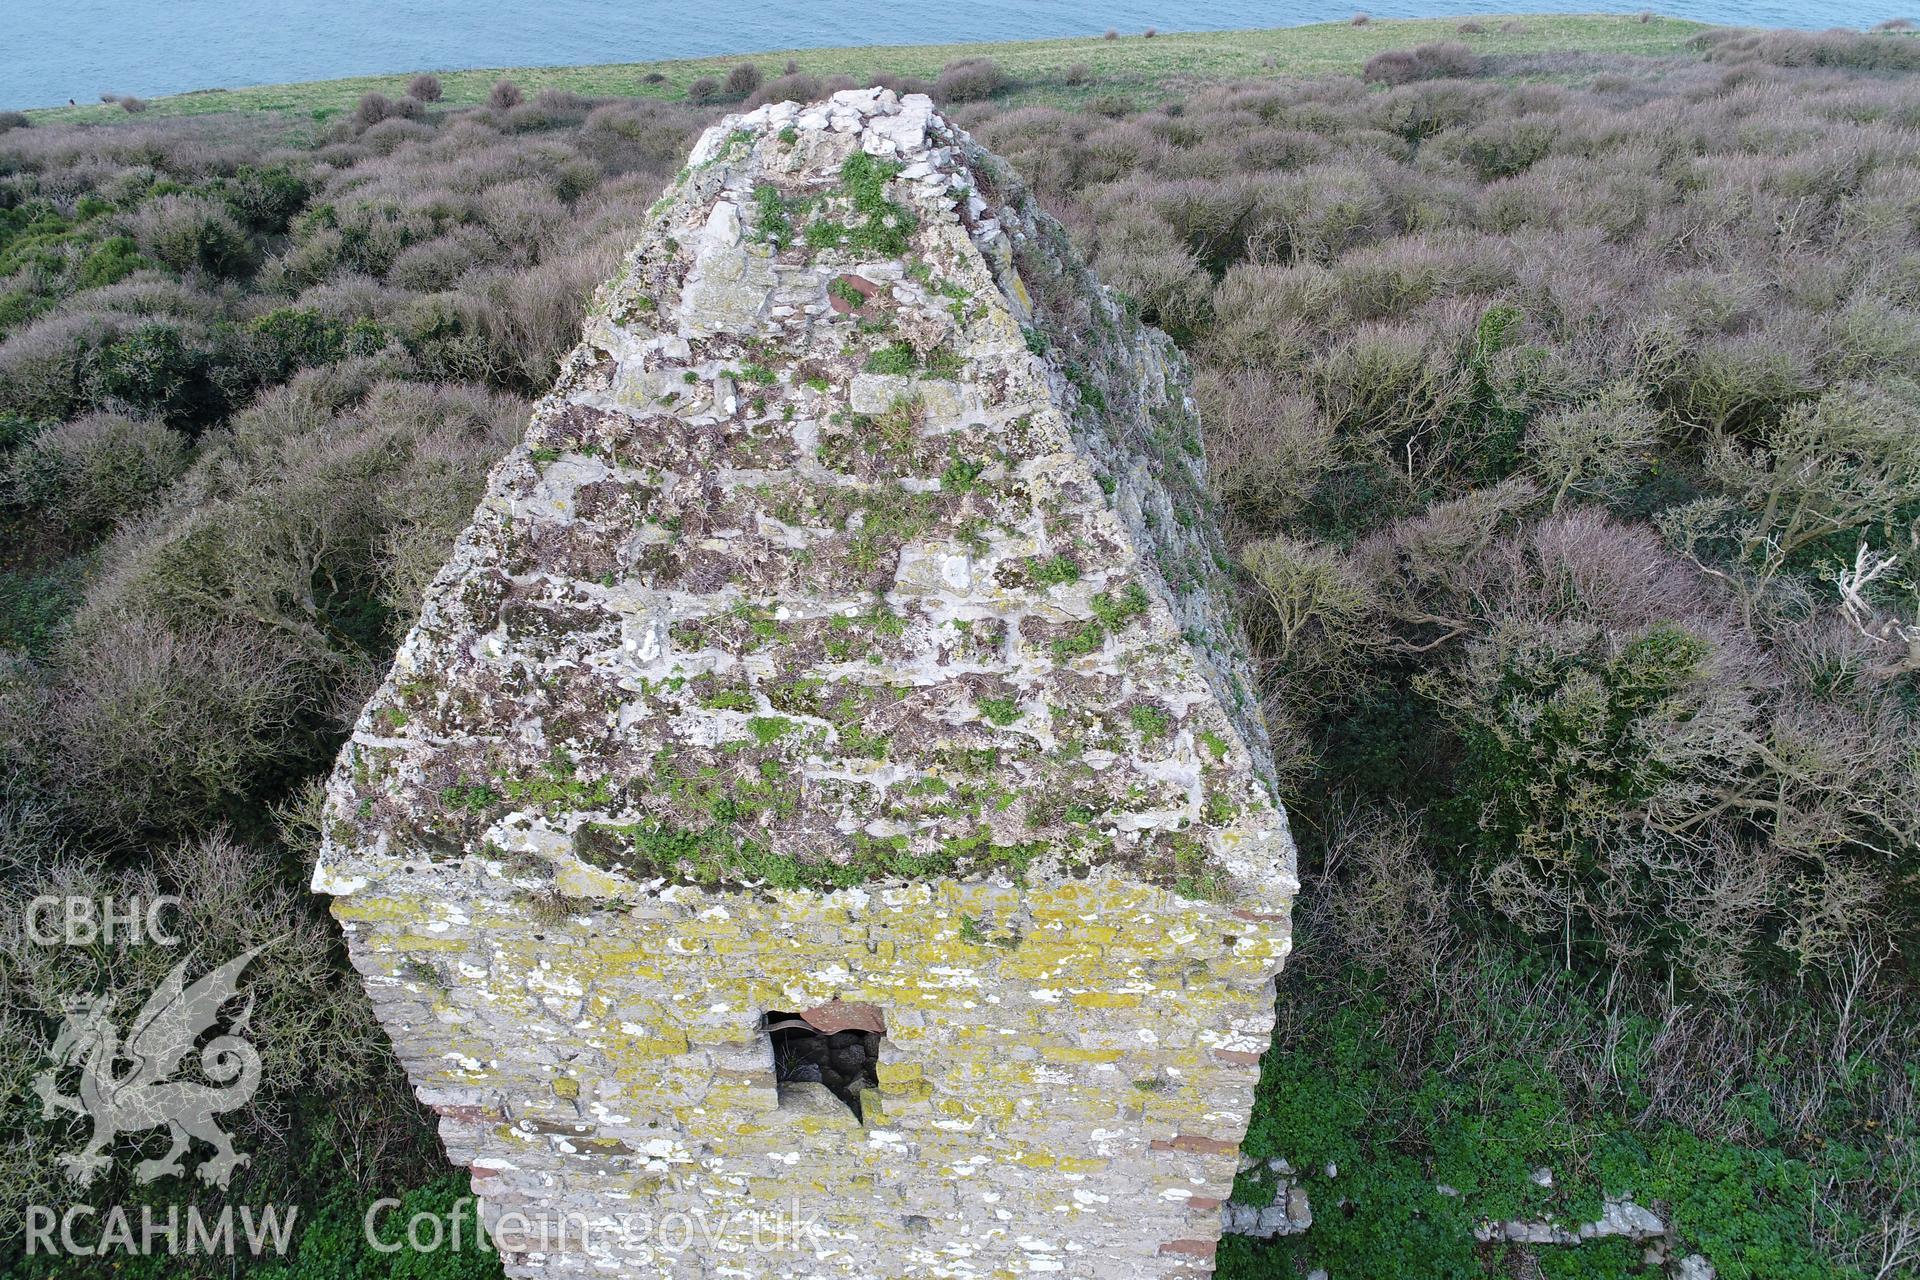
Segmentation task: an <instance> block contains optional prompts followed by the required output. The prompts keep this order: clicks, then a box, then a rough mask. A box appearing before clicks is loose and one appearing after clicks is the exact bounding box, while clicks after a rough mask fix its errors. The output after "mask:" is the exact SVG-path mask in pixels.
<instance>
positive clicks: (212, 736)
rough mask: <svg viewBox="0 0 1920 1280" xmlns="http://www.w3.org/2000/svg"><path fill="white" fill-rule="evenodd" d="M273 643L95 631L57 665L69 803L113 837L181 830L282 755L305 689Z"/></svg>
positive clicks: (192, 630)
mask: <svg viewBox="0 0 1920 1280" xmlns="http://www.w3.org/2000/svg"><path fill="white" fill-rule="evenodd" d="M291 660H292V654H291V653H290V652H288V651H287V650H286V649H285V648H284V647H282V646H279V645H276V644H275V643H274V642H273V639H272V638H271V637H267V636H260V635H257V634H253V635H250V634H247V633H245V632H242V631H238V630H235V629H232V628H203V627H189V628H185V629H180V630H175V629H172V628H169V627H166V626H163V625H161V624H159V623H156V622H154V621H153V620H151V619H148V618H144V617H140V616H138V615H133V616H130V617H125V618H117V619H108V620H103V621H102V622H101V623H100V624H99V625H97V626H93V627H89V628H86V629H85V630H83V631H82V632H81V633H80V634H79V635H78V636H76V637H75V638H74V639H73V640H72V641H71V642H70V644H69V645H68V647H67V649H66V651H65V652H64V653H63V654H62V663H61V667H62V672H63V675H64V677H65V679H64V681H63V684H62V686H61V689H60V693H59V696H58V697H57V699H56V700H55V702H54V704H53V706H52V709H51V722H52V729H53V734H54V737H55V741H56V747H55V750H56V753H57V756H58V759H59V762H60V768H61V770H62V772H63V774H64V775H65V776H66V778H67V779H68V780H69V782H68V786H67V795H68V797H69V800H70V803H72V804H73V805H74V806H75V807H76V808H78V809H79V810H80V811H81V814H82V816H83V817H84V819H85V820H86V821H87V822H89V823H91V824H93V825H95V826H97V827H99V828H100V829H101V830H102V831H103V832H105V833H107V834H108V835H110V836H113V837H117V838H124V839H132V838H135V837H137V836H139V835H140V834H142V833H144V832H149V831H155V830H160V831H174V830H182V829H190V828H192V827H194V826H196V825H198V824H200V823H201V822H204V821H205V820H206V818H207V816H208V815H211V814H214V813H217V812H218V811H219V809H220V806H221V805H222V804H223V803H230V802H231V801H233V800H235V799H238V798H239V796H240V795H241V793H242V791H243V789H244V788H245V787H246V785H247V784H248V781H249V780H250V778H251V777H252V774H253V771H254V770H256V769H261V768H264V767H266V766H267V764H268V762H269V761H271V760H272V759H273V758H274V757H275V756H276V755H277V754H278V753H280V752H282V751H284V750H285V748H286V746H287V743H286V741H285V736H284V735H285V734H286V733H287V731H288V730H289V729H290V728H291V727H292V724H293V721H294V719H295V717H296V716H297V715H298V714H299V711H300V709H301V696H300V690H301V687H302V685H303V684H304V683H305V682H304V680H303V678H302V676H301V675H300V673H299V672H298V671H296V670H295V668H294V667H293V666H292V664H291Z"/></svg>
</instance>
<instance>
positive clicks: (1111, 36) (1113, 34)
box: [1100, 27, 1120, 40]
mask: <svg viewBox="0 0 1920 1280" xmlns="http://www.w3.org/2000/svg"><path fill="white" fill-rule="evenodd" d="M1100 38H1101V39H1102V40H1118V39H1119V38H1120V33H1119V32H1118V31H1115V30H1114V29H1113V28H1112V27H1108V28H1107V29H1106V31H1104V32H1103V33H1102V34H1101V36H1100Z"/></svg>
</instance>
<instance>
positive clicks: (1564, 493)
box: [1526, 383, 1660, 511]
mask: <svg viewBox="0 0 1920 1280" xmlns="http://www.w3.org/2000/svg"><path fill="white" fill-rule="evenodd" d="M1659 431H1660V423H1659V419H1658V417H1657V415H1656V414H1655V413H1654V412H1653V409H1652V406H1650V405H1649V404H1648V403H1647V399H1646V395H1645V393H1644V392H1643V391H1642V390H1641V389H1640V388H1639V387H1636V386H1634V385H1632V384H1630V383H1616V384H1614V385H1613V386H1610V387H1606V388H1603V389H1602V390H1601V391H1600V393H1599V394H1598V395H1596V396H1595V397H1594V398H1593V399H1592V400H1589V401H1587V402H1586V403H1584V404H1581V405H1579V406H1577V407H1574V408H1569V409H1562V410H1560V411H1558V412H1556V413H1550V414H1547V415H1545V416H1543V417H1540V418H1537V419H1535V421H1534V423H1533V425H1532V426H1530V427H1529V428H1528V429H1527V438H1526V450H1527V455H1528V456H1529V458H1531V459H1532V461H1533V464H1534V466H1535V467H1536V468H1537V469H1538V471H1539V473H1540V476H1541V479H1542V481H1543V482H1544V485H1545V487H1546V488H1547V489H1548V490H1549V491H1550V492H1551V493H1552V494H1553V503H1552V507H1553V510H1555V511H1558V510H1559V509H1560V506H1561V504H1562V503H1563V502H1565V501H1566V499H1567V497H1568V495H1570V494H1581V495H1584V496H1587V497H1598V498H1604V497H1605V496H1606V495H1608V494H1610V493H1612V492H1614V491H1615V490H1616V489H1618V488H1619V486H1620V484H1621V482H1622V481H1624V480H1625V479H1627V478H1628V477H1629V476H1631V475H1632V474H1633V473H1634V472H1636V471H1638V470H1639V469H1640V468H1642V467H1644V466H1645V465H1646V464H1647V462H1648V460H1649V458H1650V455H1651V451H1652V449H1653V446H1654V445H1655V444H1656V443H1658V440H1659Z"/></svg>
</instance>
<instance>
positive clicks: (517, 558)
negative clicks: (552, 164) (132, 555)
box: [314, 90, 1296, 1277]
mask: <svg viewBox="0 0 1920 1280" xmlns="http://www.w3.org/2000/svg"><path fill="white" fill-rule="evenodd" d="M1214 516H1215V513H1214V510H1213V508H1212V506H1211V501H1210V499H1209V498H1208V497H1207V495H1206V492H1205V473H1204V459H1203V457H1202V453H1201V449H1200V444H1199V435H1198V430H1197V426H1196V423H1195V420H1194V416H1193V408H1192V403H1191V399H1190V397H1189V395H1188V392H1187V383H1186V373H1185V369H1184V366H1183V365H1182V363H1181V361H1180V358H1179V356H1178V353H1177V352H1176V351H1175V350H1174V349H1173V347H1172V345H1171V344H1170V343H1169V342H1168V341H1167V340H1166V338H1165V337H1164V336H1163V335H1160V334H1158V333H1156V332H1154V331H1152V330H1149V329H1146V328H1145V327H1143V326H1142V325H1140V324H1139V323H1138V321H1137V320H1136V319H1135V318H1134V317H1133V316H1132V315H1131V314H1129V312H1128V311H1127V310H1126V308H1125V307H1124V305H1123V304H1122V303H1121V302H1120V301H1119V300H1117V299H1116V298H1114V297H1113V296H1112V295H1110V294H1108V293H1107V292H1106V291H1105V290H1103V289H1101V288H1100V287H1099V285H1098V284H1097V282H1095V281H1094V280H1093V279H1092V277H1091V275H1090V274H1089V273H1088V272H1087V270H1086V268H1085V267H1084V266H1083V265H1082V264H1081V263H1080V262H1079V260H1078V259H1077V258H1076V256H1075V255H1074V253H1073V251H1072V249H1071V247H1070V246H1069V244H1068V242H1067V240H1066V237H1065V235H1064V233H1063V232H1062V231H1061V229H1060V228H1059V227H1058V226H1057V225H1056V224H1054V223H1053V222H1052V221H1051V220H1050V219H1048V218H1046V217H1045V216H1044V215H1043V214H1041V213H1040V212H1039V211H1038V210H1037V208H1035V206H1034V204H1033V202H1032V200H1031V199H1030V198H1029V196H1028V195H1027V193H1026V192H1025V190H1024V189H1023V188H1022V187H1021V185H1020V184H1019V183H1018V181H1017V180H1016V179H1015V178H1014V177H1013V175H1012V174H1011V173H1010V172H1009V171H1008V170H1007V169H1006V167H1005V166H1004V165H1003V164H1001V163H1000V162H999V161H997V160H995V159H994V158H993V157H991V156H990V155H988V154H987V153H985V152H984V151H983V150H981V149H980V148H979V147H978V146H977V145H976V144H974V143H973V142H972V141H971V140H970V139H969V138H967V137H966V135H965V134H964V133H962V132H961V131H959V130H958V129H955V128H954V127H953V126H951V125H950V124H949V123H948V122H946V121H945V120H943V119H942V118H941V117H940V116H939V115H937V114H936V113H935V112H934V111H933V110H932V107H931V104H930V103H929V102H928V101H927V100H926V99H925V98H923V97H918V96H909V97H907V98H904V99H898V98H896V97H895V96H894V95H893V94H891V93H889V92H886V91H883V90H871V91H862V92H855V93H843V94H837V95H835V96H834V98H833V99H832V100H831V101H830V102H827V103H821V104H815V105H813V106H807V107H801V106H797V105H795V104H792V103H784V104H778V105H773V106H768V107H763V108H761V109H759V110H757V111H755V112H752V113H750V114H747V115H744V116H736V117H731V118H729V119H728V120H726V121H725V122H723V123H722V124H721V125H719V126H717V127H715V128H714V129H711V130H709V131H708V132H707V133H706V135H705V136H704V137H702V139H701V140H700V142H699V144H698V145H697V146H696V147H695V149H694V151H693V154H692V156H691V160H690V163H689V166H688V168H687V169H686V170H684V171H683V172H682V173H681V175H680V176H679V178H678V179H677V180H676V181H675V183H674V185H673V186H672V187H671V188H670V189H669V190H668V192H667V194H666V196H665V197H664V198H663V199H662V200H661V201H660V203H659V204H657V205H656V206H655V207H654V209H653V210H652V211H651V213H650V216H649V221H648V225H647V229H646V231H645V233H644V235H643V237H642V239H641V241H640V243H639V245H638V246H637V247H636V248H635V249H634V251H633V252H632V253H631V254H630V255H629V257H628V258H627V260H626V262H625V264H624V266H623V268H622V270H621V272H620V274H619V275H618V277H617V278H616V279H614V280H613V281H612V282H610V283H609V284H608V285H607V286H605V287H604V288H603V289H602V290H601V292H600V294H599V295H598V297H597V298H596V301H595V305H594V308H593V310H592V313H591V315H590V317H589V319H588V321H587V325H586V329H585V333H584V336H583V339H582V342H581V344H580V346H579V347H578V349H576V350H575V351H574V352H573V354H572V355H571V356H569V357H568V359H567V360H566V361H565V362H564V365H563V367H562V370H561V374H560V377H559V380H558V382H557V383H556V385H555V388H554V390H553V392H552V393H551V394H550V395H548V396H547V397H546V398H545V399H544V400H543V401H542V402H541V404H540V405H539V407H538V408H537V410H536V412H535V415H534V420H533V423H532V425H531V427H530V429H529V431H528V433H527V437H526V440H525V442H524V443H523V444H522V445H520V446H519V447H517V448H515V449H514V450H513V451H512V452H511V453H510V454H509V455H508V456H507V457H506V458H505V459H503V460H502V461H501V462H500V464H499V465H498V466H497V467H496V468H495V470H494V472H493V475H492V477H491V478H490V481H489V485H488V489H487V493H486V496H485V497H484V499H483V500H482V502H481V504H480V506H479V509H478V510H477V511H476V513H475V516H474V519H473V522H472V524H471V525H470V526H469V527H468V529H467V530H466V531H465V532H464V533H463V534H462V536H461V537H460V539H459V541H458V543H457V545H456V547H455V549H454V551H453V553H452V557H451V559H450V561H449V563H448V564H447V566H446V567H445V569H443V571H442V572H441V573H440V575H439V576H438V578H437V579H436V580H435V582H434V584H433V586H432V587H431V589H430V590H429V592H428V595H427V598H426V600H425V602H424V607H423V610H422V613H421V617H420V621H419V623H418V625H417V626H416V627H415V628H414V630H413V632H412V633H411V634H410V635H409V636H408V637H407V639H406V641H405V642H404V643H403V645H402V646H401V649H400V652H399V655H398V657H397V658H396V660H395V663H394V666H393V669H392V671H391V672H390V673H389V675H388V677H387V679H386V681H385V683H384V684H383V685H382V686H381V688H380V690H379V691H378V693H377V694H376V695H375V696H374V698H373V699H372V701H371V702H370V703H369V705H368V706H367V708H366V710H365V711H364V713H363V714H362V715H361V717H360V719H359V721H358V723H357V724H356V726H355V729H354V732H353V735H352V738H351V740H350V741H349V743H348V745H347V746H346V748H345V749H344V750H343V752H342V755H341V758H340V763H339V766H338V768H337V770H336V772H335V774H334V777H333V780H332V782H331V784H330V787H329V790H328V795H327V805H326V817H325V839H324V843H323V849H322V856H321V861H320V864H319V866H318V867H317V868H316V871H315V876H314V884H315V888H316V889H317V890H319V891H323V892H327V893H330V894H333V895H335V898H334V908H333V909H334V914H335V915H336V917H337V918H338V919H339V920H340V921H341V924H342V926H343V928H344V929H345V930H346V933H347V938H348V944H349V953H350V955H351V956H352V959H353V963H354V964H355V966H356V967H357V968H358V970H359V971H360V973H361V974H362V976H363V978H364V980H365V983H366V986H367V990H368V992H369V993H370V995H371V997H372V999H373V1002H374V1006H375V1008H376V1011H377V1012H378V1014H379V1016H380V1018H381V1021H382V1023H383V1025H384V1026H385V1027H386V1029H387V1031H388V1033H389V1034H390V1035H391V1037H392V1039H393V1042H394V1045H395V1049H396V1052H397V1053H398V1055H399V1056H400V1059H401V1061H402V1062H403V1063H404V1064H405V1066H406V1068H407V1071H408V1073H409V1076H410V1077H411V1079H412V1081H413V1084H414V1087H415V1089H416V1091H417V1092H418V1094H419V1096H420V1097H421V1099H422V1100H423V1101H425V1102H426V1103H428V1104H429V1105H431V1106H433V1107H434V1108H435V1110H436V1111H438V1113H439V1114H440V1117H441V1134H442V1137H443V1139H444V1141H445V1143H446V1145H447V1149H448V1152H449V1155H450V1156H451V1157H452V1158H453V1159H454V1160H456V1161H457V1162H459V1163H460V1164H462V1165H465V1166H467V1167H469V1168H470V1169H471V1170H472V1173H473V1178H474V1185H475V1187H476V1189H477V1190H478V1191H480V1192H481V1194H482V1195H483V1196H484V1197H485V1210H484V1212H485V1216H486V1220H487V1222H488V1224H489V1227H490V1229H492V1231H493V1232H494V1235H495V1238H496V1240H497V1242H498V1243H499V1244H500V1246H501V1248H502V1250H503V1253H504V1255H505V1261H506V1264H507V1270H508V1272H509V1274H512V1275H516V1276H543V1277H558V1276H573V1275H588V1274H596V1275H600V1274H605V1275H634V1276H639V1275H661V1276H762V1275H764V1276H774V1275H779V1276H842V1275H845V1276H888V1277H898V1276H943V1277H944V1276H955V1277H969V1276H981V1277H985V1276H1013V1275H1029V1274H1041V1273H1046V1274H1049V1275H1069V1276H1089V1277H1091V1276H1112V1275H1121V1274H1124V1275H1140V1276H1156V1275H1172V1274H1190V1273H1205V1272H1207V1271H1210V1270H1211V1266H1212V1256H1213V1252H1214V1247H1215V1242H1216V1240H1217V1238H1218V1234H1219V1231H1220V1220H1221V1206H1222V1202H1223V1201H1224V1200H1225V1199H1226V1197H1227V1195H1228V1192H1229V1189H1230V1187H1231V1184H1232V1181H1233V1176H1234V1172H1235V1160H1236V1155H1237V1150H1238V1144H1239V1140H1240V1137H1241V1134H1242V1132H1243V1131H1244V1128H1245V1125H1246V1122H1247V1116H1248V1111H1249V1107H1250V1105H1251V1100H1252V1092H1253V1086H1254V1082H1255V1078H1256V1074H1257V1063H1258V1058H1259V1055H1260V1053H1261V1052H1262V1051H1263V1050H1264V1049H1265V1047H1266V1044H1267V1038H1268V1036H1269V1034H1270V1031H1271V1027H1272V1019H1273V1010H1272V1000H1273V986H1272V978H1273V974H1274V972H1275V970H1276V969H1277V968H1278V967H1279V965H1280V963H1281V961H1282V960H1283V958H1284V956H1285V954H1286V951H1287V947H1288V939H1289V934H1288V926H1287V916H1288V911H1289V907H1290V904H1291V899H1292V895H1293V893H1294V891H1295V888H1296V881H1295V878H1294V870H1293V848H1292V843H1291V841H1290V839H1289V836H1288V833H1287V826H1286V816H1285V814H1284V812H1283V811H1282V810H1281V808H1280V806H1279V804H1278V803H1277V801H1276V800H1275V798H1274V795H1273V790H1272V783H1271V766H1270V760H1269V750H1270V749H1269V745H1268V742H1267V737H1266V732H1265V729H1264V727H1263V726H1262V724H1261V721H1260V718H1259V713H1258V708H1257V706H1256V704H1255V700H1254V695H1253V693H1252V690H1251V689H1250V687H1249V683H1248V681H1249V675H1248V671H1249V666H1248V660H1247V656H1246V651H1245V646H1244V641H1243V639H1242V637H1241V635H1240V633H1239V631H1238V628H1237V627H1236V625H1235V624H1234V621H1233V618H1232V614H1231V609H1230V600H1231V594H1230V590H1229V585H1228V582H1227V578H1226V575H1227V572H1228V570H1229V562H1228V560H1227V558H1226V556H1225V552H1224V548H1223V547H1222V545H1221V543H1220V538H1219V534H1218V532H1217V522H1216V520H1215V518H1214ZM835 1000H841V1001H847V1002H854V1003H862V1004H870V1005H872V1006H875V1008H876V1010H877V1012H878V1013H879V1015H880V1016H881V1017H883V1020H884V1027H885V1035H884V1037H883V1038H881V1039H880V1041H879V1050H878V1054H879V1056H878V1060H877V1063H875V1064H873V1074H874V1076H875V1077H876V1078H877V1080H878V1087H877V1088H874V1089H870V1090H867V1091H866V1092H865V1093H863V1094H861V1095H860V1097H859V1103H860V1108H859V1109H860V1112H861V1118H859V1119H856V1118H855V1116H854V1114H853V1109H852V1108H851V1107H850V1106H849V1105H846V1104H844V1103H843V1102H842V1100H841V1099H840V1098H837V1097H835V1096H834V1095H833V1094H832V1093H831V1092H830V1091H829V1090H827V1089H826V1088H824V1087H823V1086H822V1085H820V1084H815V1083H810V1082H807V1081H805V1080H795V1081H792V1082H790V1083H788V1084H785V1085H782V1084H780V1083H779V1082H778V1081H777V1080H776V1077H775V1071H774V1064H773V1060H772V1054H771V1048H770V1043H769V1039H768V1033H767V1032H765V1031H764V1030H762V1018H763V1016H765V1015H766V1014H768V1013H769V1012H772V1011H780V1010H787V1011H792V1010H808V1009H816V1008H817V1007H819V1006H821V1005H825V1004H828V1003H829V1002H831V1001H835ZM862 1070H863V1071H864V1068H863V1069H862ZM669 1222H676V1223H678V1224H679V1225H681V1226H691V1228H692V1229H691V1230H690V1231H689V1232H687V1233H684V1234H683V1233H681V1232H679V1231H677V1230H676V1231H673V1232H669V1231H668V1230H667V1224H668V1223H669ZM689 1237H690V1238H689Z"/></svg>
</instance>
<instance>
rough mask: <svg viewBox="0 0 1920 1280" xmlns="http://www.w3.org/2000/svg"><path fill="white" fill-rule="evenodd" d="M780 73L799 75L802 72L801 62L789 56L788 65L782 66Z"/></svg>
mask: <svg viewBox="0 0 1920 1280" xmlns="http://www.w3.org/2000/svg"><path fill="white" fill-rule="evenodd" d="M780 74H781V75H783V76H797V75H799V74H800V64H799V63H798V62H796V61H795V60H794V59H792V58H788V59H787V62H786V65H785V66H783V67H781V68H780Z"/></svg>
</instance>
